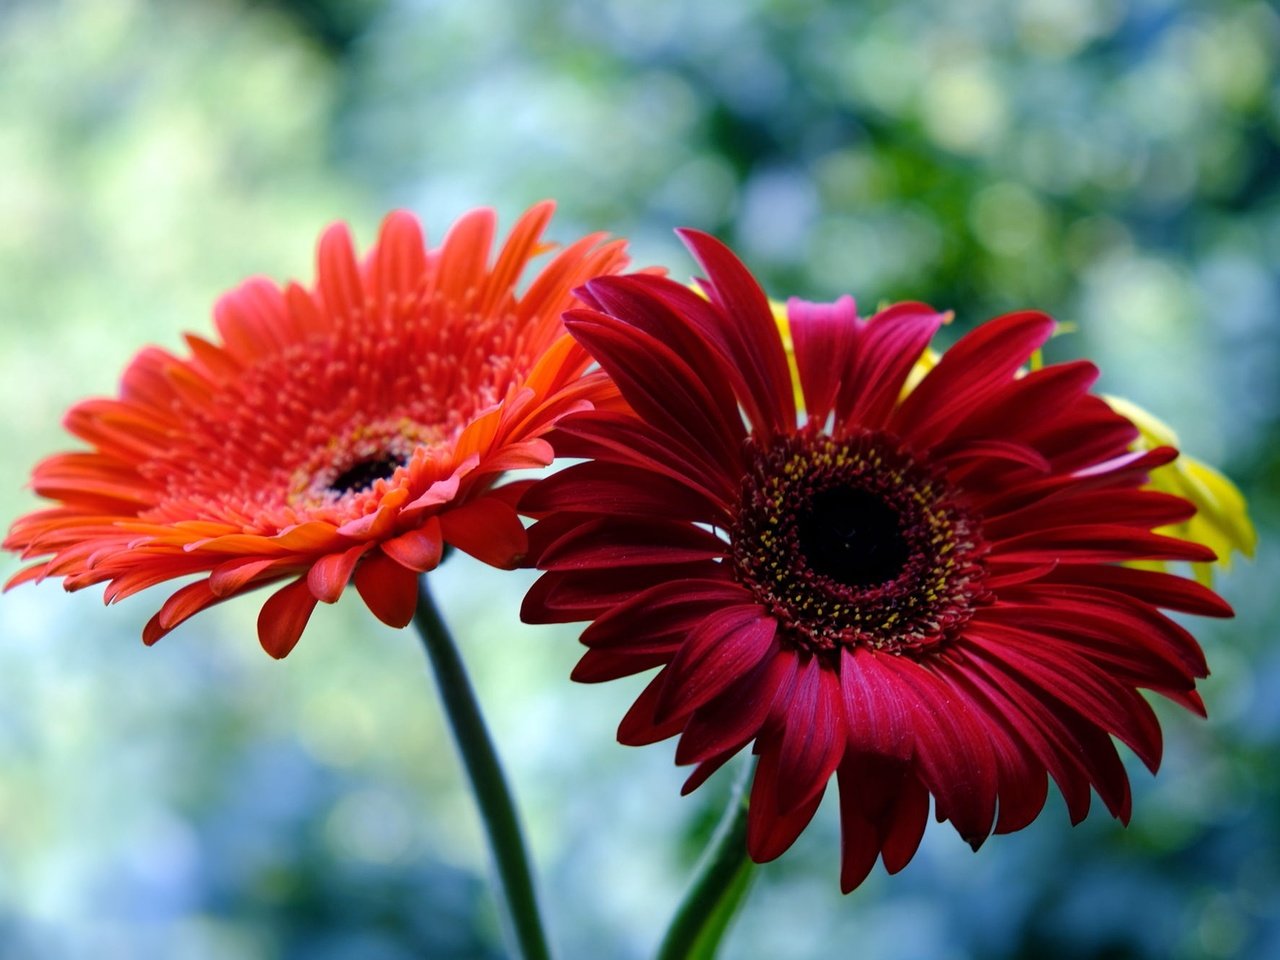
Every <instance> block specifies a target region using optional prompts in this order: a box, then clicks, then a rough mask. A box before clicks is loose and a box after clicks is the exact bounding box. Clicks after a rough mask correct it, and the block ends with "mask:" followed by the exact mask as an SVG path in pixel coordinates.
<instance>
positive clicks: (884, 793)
mask: <svg viewBox="0 0 1280 960" xmlns="http://www.w3.org/2000/svg"><path fill="white" fill-rule="evenodd" d="M682 236H683V238H684V240H685V242H686V243H687V245H688V246H689V248H690V249H691V251H692V252H693V254H694V256H695V258H696V259H697V260H698V262H699V263H700V265H701V266H702V268H703V269H704V271H705V272H706V275H707V278H708V279H707V280H706V281H704V282H703V290H704V292H705V294H706V297H705V298H704V297H702V296H699V295H698V294H697V293H695V292H693V291H691V290H689V289H687V288H685V287H682V286H681V285H679V284H677V283H674V282H672V281H670V280H666V279H663V278H657V277H612V278H601V279H598V280H593V281H592V282H590V283H589V284H588V285H587V288H586V290H585V291H582V292H580V295H581V296H582V297H583V299H584V301H585V302H586V303H587V304H588V308H583V309H576V310H573V311H570V312H569V313H568V314H567V315H566V320H565V323H566V326H567V327H568V329H569V331H570V333H571V334H572V335H573V336H574V337H575V338H577V340H578V342H580V343H581V344H583V345H584V346H585V347H586V348H587V349H588V350H589V351H590V352H591V354H592V355H593V356H594V357H595V358H596V360H597V361H599V363H600V365H601V367H602V368H603V369H604V370H605V371H607V372H608V373H609V374H610V375H611V376H612V377H613V378H614V380H615V381H616V382H617V384H618V387H619V388H620V390H621V393H622V395H623V397H624V398H625V399H626V400H627V401H628V403H629V405H630V407H631V408H632V410H633V411H634V412H633V413H626V412H619V411H599V412H595V413H587V414H584V415H582V416H575V417H572V418H569V419H567V420H565V421H562V422H561V423H560V424H559V425H558V428H557V429H558V433H559V436H561V437H562V438H563V439H562V440H560V441H557V451H558V452H559V453H561V454H563V455H567V456H574V457H583V458H589V459H588V460H587V461H586V462H584V463H581V464H577V465H574V466H571V467H569V468H567V469H565V470H564V471H562V472H560V473H558V474H556V475H553V476H552V477H550V478H548V479H546V480H544V481H542V482H540V483H539V484H538V485H537V486H535V487H534V488H533V489H532V490H530V491H529V492H528V493H527V494H526V495H525V497H524V499H523V500H522V502H521V509H522V510H525V511H527V512H529V513H530V514H532V515H534V516H536V517H539V518H541V519H539V522H538V523H537V524H536V525H535V526H534V527H533V528H532V530H531V532H530V545H531V556H532V557H533V559H534V560H535V561H536V564H537V566H538V568H539V569H541V570H544V571H547V572H545V573H544V574H543V576H542V577H541V578H540V579H539V580H538V581H537V583H535V585H534V587H533V588H532V590H531V591H530V593H529V595H528V596H527V598H526V600H525V604H524V610H523V613H524V617H525V618H526V619H527V620H529V621H531V622H537V623H547V622H569V621H574V620H593V621H594V622H593V623H592V624H591V625H590V626H589V627H588V628H587V629H586V630H585V632H584V633H583V634H582V642H583V643H584V644H585V645H586V646H587V648H588V649H587V652H586V654H585V655H584V656H583V657H582V659H581V662H580V663H579V664H578V666H577V668H576V669H575V671H574V677H575V678H576V679H578V680H582V681H587V682H594V681H604V680H610V679H613V678H616V677H621V676H624V675H628V674H634V673H638V672H642V671H646V670H650V669H652V668H655V667H660V668H661V669H660V670H659V672H658V673H657V675H656V676H655V677H653V679H652V681H651V682H650V683H649V685H648V686H647V687H646V688H645V689H644V691H643V693H641V694H640V696H639V697H638V699H637V700H636V702H635V704H634V705H633V706H632V708H631V709H630V711H629V712H628V713H627V715H626V717H625V718H624V719H623V720H622V723H621V725H620V727H619V730H618V737H619V739H620V740H621V741H622V742H623V743H626V744H645V743H651V742H655V741H659V740H663V739H665V738H668V737H673V736H679V738H680V739H679V745H678V747H677V749H676V761H677V762H678V763H682V764H694V765H696V766H695V768H694V770H693V772H692V775H691V776H690V777H689V779H688V782H687V783H686V786H685V790H686V792H687V791H688V790H691V789H693V788H694V787H696V786H697V785H699V784H700V783H702V782H703V781H704V780H705V779H706V778H707V777H708V776H709V775H710V774H711V773H712V772H713V771H714V770H715V769H717V768H718V767H719V766H720V765H722V764H723V763H725V762H726V761H727V760H728V759H729V758H730V757H732V756H733V755H734V754H736V753H738V752H739V751H740V750H742V749H743V748H744V747H746V746H748V745H750V744H754V747H753V749H754V752H755V753H756V754H758V755H759V761H758V766H757V768H756V771H755V774H754V779H753V783H752V787H751V793H750V810H749V815H748V816H749V819H748V827H747V847H748V852H749V854H750V856H751V857H752V858H753V859H754V860H756V861H766V860H769V859H772V858H774V857H776V856H778V855H779V854H781V853H782V852H783V851H784V850H786V849H787V847H789V846H790V845H791V843H792V842H793V841H794V839H795V838H796V836H797V835H798V834H799V833H800V831H801V830H803V829H804V827H805V825H806V824H807V823H808V821H809V820H810V818H811V817H812V816H813V814H814V811H815V810H816V809H817V807H818V804H819V801H820V800H821V799H822V796H823V793H824V791H825V789H826V787H827V784H828V782H829V780H830V779H831V777H832V776H833V775H834V776H835V778H836V781H837V783H838V787H839V793H840V817H841V826H842V834H843V851H842V871H841V885H842V887H843V888H844V889H845V890H846V891H848V890H851V889H853V888H854V887H855V886H857V885H858V884H859V883H860V882H861V881H862V879H863V878H864V877H865V876H866V874H867V872H868V871H869V870H870V869H871V867H872V866H873V864H874V863H875V861H876V858H877V856H879V857H881V858H882V859H883V862H884V864H885V866H886V868H887V869H888V870H889V871H891V872H892V871H897V870H900V869H901V868H902V867H903V866H905V865H906V863H907V862H908V861H909V860H910V859H911V857H912V856H913V854H914V852H915V850H916V847H917V845H918V843H919V841H920V838H921V835H922V832H923V830H924V826H925V821H926V817H927V813H928V809H929V799H930V796H932V798H933V805H934V810H935V813H936V815H937V817H938V819H940V820H949V821H951V823H952V824H953V825H954V826H955V828H956V829H957V830H958V831H959V833H960V835H961V836H962V837H964V839H965V840H967V841H968V842H969V843H970V844H972V845H973V846H974V847H975V849H976V848H977V846H978V845H979V844H980V843H982V841H983V840H984V839H985V838H986V837H987V836H988V835H990V834H991V833H992V832H996V833H1003V832H1008V831H1012V830H1017V829H1019V828H1021V827H1023V826H1025V825H1027V824H1028V823H1030V822H1031V821H1032V820H1033V819H1034V818H1035V817H1036V816H1037V815H1038V814H1039V812H1040V810H1041V808H1042V807H1043V805H1044V802H1045V798H1046V794H1047V789H1048V778H1049V777H1052V778H1053V779H1054V780H1055V781H1056V782H1057V784H1058V786H1059V787H1060V789H1061V791H1062V794H1063V796H1064V798H1065V800H1066V805H1067V809H1068V812H1069V814H1070V817H1071V820H1072V822H1078V821H1079V820H1080V819H1082V818H1083V817H1084V816H1085V814H1086V813H1087V811H1088V809H1089V805H1090V788H1092V789H1093V790H1096V791H1097V793H1098V795H1099V797H1100V798H1101V800H1102V802H1103V803H1104V804H1105V805H1106V807H1107V809H1108V810H1109V811H1110V812H1111V813H1112V814H1113V815H1114V816H1116V817H1117V818H1119V819H1121V820H1123V821H1127V820H1128V817H1129V813H1130V793H1129V783H1128V780H1127V777H1126V774H1125V770H1124V767H1123V765H1122V764H1121V761H1120V758H1119V756H1118V754H1117V751H1116V748H1115V746H1114V744H1113V742H1112V740H1111V737H1112V736H1114V737H1116V738H1118V739H1119V740H1121V741H1123V742H1124V743H1125V744H1127V745H1128V746H1129V747H1130V748H1131V749H1133V751H1134V752H1135V753H1136V754H1137V755H1138V756H1139V757H1140V758H1141V759H1142V760H1143V761H1144V762H1145V763H1146V764H1147V766H1148V767H1150V768H1151V769H1152V770H1154V769H1155V768H1156V767H1157V765H1158V764H1159V761H1160V753H1161V737H1160V728H1159V726H1158V724H1157V722H1156V717H1155V714H1154V713H1153V712H1152V710H1151V708H1150V706H1149V705H1148V704H1147V702H1146V700H1145V699H1144V698H1143V696H1142V695H1141V694H1140V693H1139V692H1138V691H1139V688H1145V689H1148V690H1153V691H1156V692H1158V693H1161V694H1163V695H1165V696H1167V697H1169V698H1171V699H1173V700H1174V701H1176V702H1178V703H1180V704H1182V705H1184V706H1186V707H1188V708H1190V709H1192V710H1195V711H1197V712H1202V711H1203V706H1202V704H1201V701H1200V698H1199V696H1198V695H1197V693H1196V691H1195V681H1196V679H1197V678H1200V677H1204V676H1205V675H1206V674H1207V669H1206V666H1205V661H1204V658H1203V655H1202V653H1201V651H1200V648H1199V647H1198V646H1197V644H1196V642H1195V640H1194V639H1193V638H1192V636H1191V635H1190V634H1189V633H1188V632H1187V631H1186V630H1185V629H1183V628H1182V627H1181V626H1179V625H1178V624H1177V623H1175V622H1174V621H1173V620H1171V619H1169V617H1167V616H1166V615H1165V614H1164V613H1162V612H1161V608H1163V609H1165V610H1176V611H1182V612H1188V613H1196V614H1203V615H1208V616H1230V614H1231V611H1230V608H1229V607H1228V606H1227V605H1226V604H1225V603H1224V602H1223V601H1222V600H1221V599H1220V598H1219V597H1217V596H1216V595H1215V594H1214V593H1212V592H1211V591H1209V590H1208V589H1206V588H1204V587H1203V586H1200V585H1199V584H1197V583H1195V582H1194V581H1191V580H1188V579H1185V578H1181V577H1178V576H1174V575H1172V574H1168V573H1163V572H1158V571H1149V570H1137V569H1132V568H1129V567H1125V566H1122V565H1121V564H1123V563H1124V562H1125V561H1130V560H1137V559H1149V560H1186V561H1207V560H1211V559H1212V558H1213V554H1212V551H1210V550H1209V549H1208V548H1206V547H1204V546H1201V545H1199V544H1195V543H1190V542H1187V541H1183V540H1179V539H1175V538H1171V537H1168V536H1162V535H1159V534H1157V533H1154V532H1152V530H1153V528H1155V527H1161V526H1164V525H1166V524H1170V523H1175V522H1179V521H1181V520H1185V519H1186V518H1187V517H1188V516H1189V515H1190V514H1191V512H1192V510H1193V508H1192V507H1191V505H1190V504H1189V503H1188V502H1187V501H1186V500H1184V499H1182V498H1179V497H1175V496H1170V495H1167V494H1163V493H1159V492H1154V491H1150V490H1143V489H1141V488H1142V485H1143V483H1144V481H1145V479H1146V477H1147V474H1148V472H1149V471H1150V470H1152V469H1153V468H1155V467H1157V466H1159V465H1160V464H1164V463H1167V462H1169V461H1170V460H1172V459H1173V458H1174V457H1175V456H1176V451H1175V450H1173V449H1172V448H1170V447H1164V446H1161V447H1156V448H1154V449H1150V450H1141V451H1131V450H1130V445H1131V443H1133V441H1134V440H1135V438H1136V437H1137V431H1136V430H1135V429H1134V427H1133V425H1132V424H1131V423H1130V422H1129V421H1128V420H1127V419H1125V418H1124V417H1122V416H1120V415H1119V414H1117V413H1115V412H1114V411H1113V410H1111V408H1109V407H1108V406H1107V404H1106V403H1105V402H1103V401H1102V400H1101V399H1099V398H1098V397H1096V396H1093V395H1091V394H1090V393H1089V392H1088V391H1089V388H1090V386H1091V385H1092V383H1093V382H1094V379H1095V377H1096V376H1097V371H1096V369H1095V368H1094V367H1093V365H1091V364H1089V363H1087V362H1083V361H1079V362H1074V363H1065V364H1061V365H1055V366H1046V367H1043V368H1042V369H1039V370H1036V371H1034V372H1030V373H1026V372H1024V371H1023V370H1022V369H1021V368H1022V366H1023V365H1024V364H1025V363H1026V362H1027V360H1028V358H1029V357H1030V355H1031V354H1032V353H1033V352H1034V351H1035V350H1036V349H1037V348H1038V347H1039V346H1040V345H1041V344H1042V343H1043V342H1044V341H1045V340H1046V339H1047V338H1048V337H1049V336H1050V334H1051V332H1052V331H1053V327H1054V324H1053V321H1052V320H1051V319H1050V318H1049V317H1047V316H1045V315H1044V314H1040V313H1031V312H1027V313H1017V314H1011V315H1008V316H1004V317H1000V318H999V319H996V320H993V321H991V322H989V323H987V324H985V325H983V326H981V327H979V328H978V329H976V330H974V331H973V332H971V333H969V334H968V335H967V336H965V337H963V338H961V339H960V341H959V342H958V343H957V344H956V345H955V346H953V347H952V348H951V349H949V350H948V351H946V353H945V354H943V355H942V357H941V359H940V360H939V362H938V363H937V365H936V366H935V367H933V368H932V369H931V370H929V372H928V373H927V374H926V375H925V376H924V377H923V378H922V379H921V380H920V381H919V383H918V384H917V385H915V386H914V387H913V388H912V389H910V390H909V391H906V390H904V387H905V385H906V384H907V381H908V377H909V376H910V375H911V372H912V369H913V367H914V366H915V365H916V363H917V361H918V360H919V358H920V357H921V355H922V353H923V352H924V351H925V349H926V348H927V346H928V345H929V343H930V340H931V339H932V337H933V335H934V333H935V332H936V331H937V329H938V327H939V325H940V323H941V322H942V321H943V316H942V315H940V314H938V313H936V312H934V311H933V310H931V309H929V308H928V307H925V306H924V305H922V304H917V303H901V304H897V305H894V306H891V307H889V308H887V309H885V310H882V311H880V312H879V313H877V314H876V315H875V316H873V317H871V318H870V319H867V320H864V319H861V318H859V317H858V316H857V314H856V310H855V307H854V303H853V300H852V299H850V298H848V297H845V298H842V299H841V300H839V301H837V302H836V303H833V304H814V303H806V302H803V301H800V300H792V301H790V302H789V304H788V313H789V319H790V324H791V331H792V334H793V336H794V338H795V360H796V369H797V373H798V377H799V380H800V386H801V389H802V396H803V408H804V409H803V412H798V409H797V404H796V401H795V397H794V393H793V389H792V382H791V375H790V373H789V371H788V364H787V357H786V354H785V352H784V349H783V345H782V343H781V340H780V337H779V332H778V329H777V326H776V325H775V323H774V321H773V318H772V317H771V316H770V311H769V304H768V301H767V300H766V298H765V295H764V293H763V292H762V291H761V289H760V287H759V286H758V284H757V283H756V282H755V280H754V279H753V278H752V277H751V275H750V274H749V273H748V272H747V270H746V268H745V267H744V266H743V265H742V264H741V263H740V262H739V261H738V260H737V259H736V258H735V257H734V256H733V254H732V253H730V252H729V250H728V249H727V248H725V247H724V246H723V245H722V244H720V243H719V242H718V241H716V240H714V239H712V238H711V237H709V236H706V235H704V234H700V233H696V232H693V231H686V232H683V233H682ZM744 421H745V422H744Z"/></svg>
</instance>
